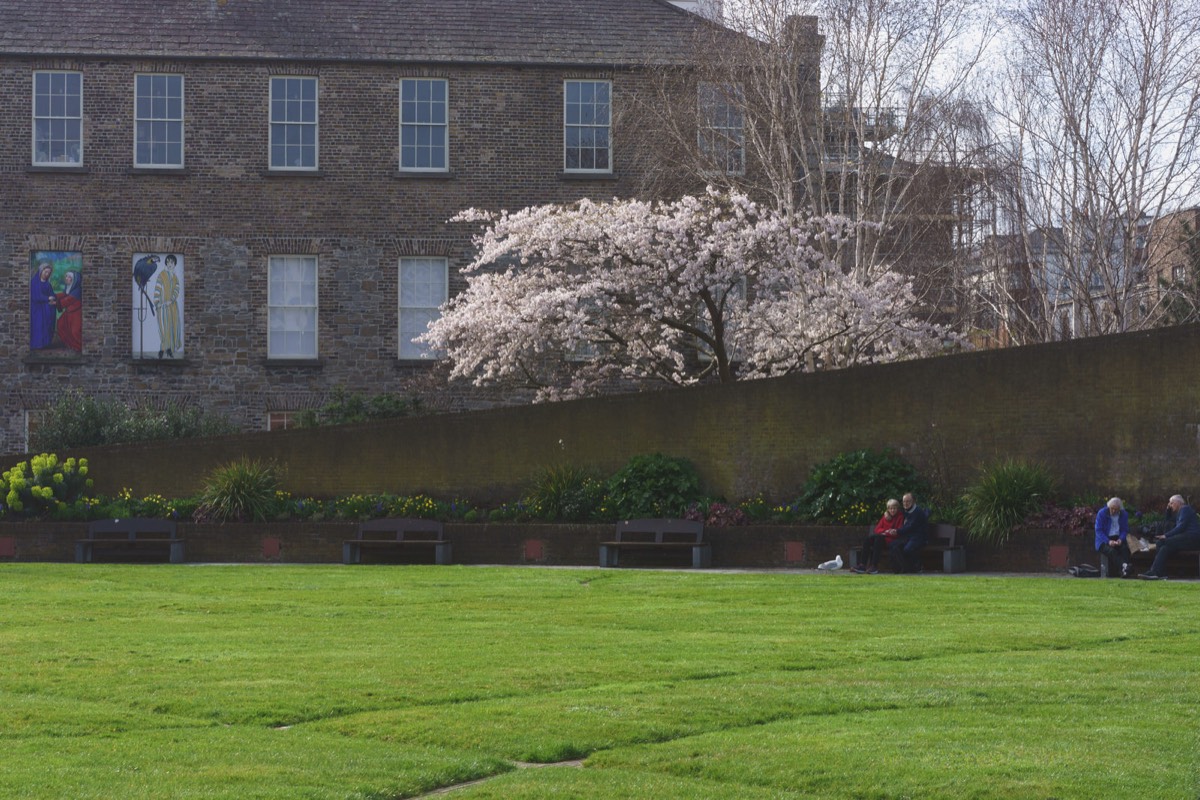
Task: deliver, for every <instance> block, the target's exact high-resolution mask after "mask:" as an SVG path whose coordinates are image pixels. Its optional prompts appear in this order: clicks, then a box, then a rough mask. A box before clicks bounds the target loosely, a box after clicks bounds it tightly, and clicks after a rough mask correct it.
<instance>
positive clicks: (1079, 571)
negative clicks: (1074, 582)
mask: <svg viewBox="0 0 1200 800" xmlns="http://www.w3.org/2000/svg"><path fill="white" fill-rule="evenodd" d="M1067 572H1069V573H1071V574H1072V575H1074V576H1075V577H1076V578H1099V577H1100V570H1099V568H1097V567H1093V566H1092V565H1091V564H1080V565H1079V566H1077V567H1067Z"/></svg>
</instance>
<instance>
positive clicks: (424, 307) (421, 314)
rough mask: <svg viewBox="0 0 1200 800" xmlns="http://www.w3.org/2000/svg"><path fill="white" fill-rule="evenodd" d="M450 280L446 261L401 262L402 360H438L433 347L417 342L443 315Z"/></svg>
mask: <svg viewBox="0 0 1200 800" xmlns="http://www.w3.org/2000/svg"><path fill="white" fill-rule="evenodd" d="M448 280H449V274H448V268H447V264H446V259H444V258H402V259H400V293H399V294H400V308H399V312H400V313H399V316H400V348H399V353H400V358H437V357H438V354H437V353H435V352H434V351H433V350H431V349H430V347H429V345H427V344H422V343H420V342H415V341H413V340H414V339H416V337H418V336H420V335H421V334H423V333H425V331H427V330H428V329H429V323H431V322H433V321H434V320H435V319H437V318H438V317H440V316H441V315H442V312H441V310H440V309H441V306H442V304H443V303H445V302H446V297H447V283H448Z"/></svg>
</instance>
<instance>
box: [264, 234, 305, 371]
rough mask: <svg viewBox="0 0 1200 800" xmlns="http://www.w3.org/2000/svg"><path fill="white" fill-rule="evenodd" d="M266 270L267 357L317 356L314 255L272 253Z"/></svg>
mask: <svg viewBox="0 0 1200 800" xmlns="http://www.w3.org/2000/svg"><path fill="white" fill-rule="evenodd" d="M267 271H268V278H267V318H268V324H267V357H268V358H316V357H317V259H316V256H271V257H270V259H268V262H267Z"/></svg>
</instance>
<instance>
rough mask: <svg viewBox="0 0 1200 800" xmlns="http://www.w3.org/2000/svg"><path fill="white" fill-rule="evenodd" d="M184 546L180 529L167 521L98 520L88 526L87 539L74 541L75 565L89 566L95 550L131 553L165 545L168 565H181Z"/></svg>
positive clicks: (135, 519) (141, 519) (140, 519)
mask: <svg viewBox="0 0 1200 800" xmlns="http://www.w3.org/2000/svg"><path fill="white" fill-rule="evenodd" d="M183 542H184V540H183V539H181V538H179V528H178V527H177V526H176V525H175V523H174V522H173V521H171V520H169V519H144V518H140V517H133V518H131V519H101V520H96V521H95V522H90V523H88V531H87V538H86V539H78V540H76V542H75V561H76V562H77V563H79V564H87V563H89V562H90V561H91V560H92V551H93V550H94V549H95V548H97V547H100V548H108V549H112V548H121V549H126V550H131V549H135V548H136V549H143V548H146V547H157V548H163V547H164V545H165V548H166V551H167V557H168V559H169V560H170V562H171V563H172V564H182V563H183Z"/></svg>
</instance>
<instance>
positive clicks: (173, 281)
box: [133, 253, 183, 358]
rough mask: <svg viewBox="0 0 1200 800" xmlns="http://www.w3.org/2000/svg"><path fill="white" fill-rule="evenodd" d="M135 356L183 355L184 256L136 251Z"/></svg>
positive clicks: (134, 270)
mask: <svg viewBox="0 0 1200 800" xmlns="http://www.w3.org/2000/svg"><path fill="white" fill-rule="evenodd" d="M133 356H134V358H183V256H181V255H179V254H178V253H134V254H133Z"/></svg>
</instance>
